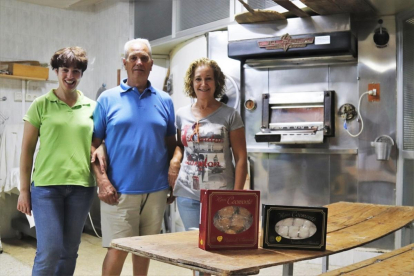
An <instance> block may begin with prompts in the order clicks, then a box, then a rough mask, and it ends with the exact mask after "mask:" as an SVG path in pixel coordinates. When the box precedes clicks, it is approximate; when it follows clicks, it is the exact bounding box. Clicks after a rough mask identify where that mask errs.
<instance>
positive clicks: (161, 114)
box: [92, 39, 176, 275]
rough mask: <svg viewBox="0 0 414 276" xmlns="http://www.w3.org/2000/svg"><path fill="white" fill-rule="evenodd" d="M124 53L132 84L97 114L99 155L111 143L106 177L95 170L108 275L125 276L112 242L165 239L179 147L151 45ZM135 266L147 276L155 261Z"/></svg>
mask: <svg viewBox="0 0 414 276" xmlns="http://www.w3.org/2000/svg"><path fill="white" fill-rule="evenodd" d="M124 50H125V57H124V59H123V63H124V66H125V69H126V71H127V74H128V78H127V79H125V80H123V81H122V82H121V85H119V86H118V87H115V88H112V89H109V90H106V91H104V92H103V93H102V94H101V96H100V97H99V98H98V102H97V107H96V109H95V112H94V124H95V126H94V134H93V149H94V148H97V147H98V146H99V145H100V144H101V143H102V141H103V140H105V146H106V148H107V154H108V169H107V172H106V173H102V172H101V171H100V169H99V166H98V164H96V163H95V164H94V171H95V175H96V177H97V184H98V187H99V194H98V195H99V198H100V199H101V227H102V245H103V247H107V248H108V251H107V254H106V257H105V260H104V262H103V266H102V275H120V274H121V271H122V267H123V264H124V261H125V258H126V257H127V254H128V253H127V252H124V251H120V250H117V249H114V248H109V244H110V242H111V240H112V239H116V238H123V237H131V236H140V235H141V236H142V235H152V234H159V233H160V229H161V223H162V219H163V214H164V210H165V206H166V203H167V197H168V192H169V185H168V166H169V161H170V159H171V157H172V155H173V152H174V149H175V146H176V138H175V133H176V129H175V116H174V107H173V103H172V100H171V97H170V96H169V95H168V94H167V93H165V92H163V91H160V90H157V89H155V88H154V87H152V86H151V83H150V82H149V81H148V76H149V74H150V71H151V69H152V65H153V60H152V57H151V46H150V44H149V42H148V40H146V39H134V40H131V41H128V42H127V43H126V44H125V48H124ZM93 149H92V150H93ZM132 262H133V274H134V275H147V273H148V267H149V259H147V258H143V257H140V256H136V255H132Z"/></svg>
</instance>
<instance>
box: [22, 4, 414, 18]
mask: <svg viewBox="0 0 414 276" xmlns="http://www.w3.org/2000/svg"><path fill="white" fill-rule="evenodd" d="M18 1H21V2H27V3H32V4H37V5H43V6H49V7H54V8H61V9H70V8H77V7H82V6H88V5H92V4H97V3H99V2H103V1H108V0H18ZM117 1H119V0H117ZM122 1H125V2H127V1H129V0H122ZM132 1H135V2H138V1H137V0H132ZM166 1H168V0H166ZM170 1H173V0H170ZM245 2H248V1H247V0H245ZM274 2H276V3H277V2H280V3H282V2H290V1H289V0H281V1H276V0H274ZM291 2H294V3H297V2H301V3H304V4H305V5H308V6H309V7H311V6H314V7H319V10H324V11H325V12H324V14H333V13H340V12H348V13H351V14H352V13H353V14H361V13H362V14H363V13H364V12H369V13H371V14H372V12H374V13H375V14H376V15H379V16H384V15H395V14H397V13H399V12H402V11H406V10H408V9H414V0H300V1H299V0H292V1H291ZM321 8H322V9H321ZM304 10H306V8H305V9H304ZM316 13H318V12H316ZM320 14H322V13H320ZM293 16H295V15H293Z"/></svg>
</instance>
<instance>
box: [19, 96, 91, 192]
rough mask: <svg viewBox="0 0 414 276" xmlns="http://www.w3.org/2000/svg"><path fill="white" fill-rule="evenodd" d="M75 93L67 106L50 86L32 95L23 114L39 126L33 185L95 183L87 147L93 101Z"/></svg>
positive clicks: (83, 184) (89, 137)
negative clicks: (39, 93)
mask: <svg viewBox="0 0 414 276" xmlns="http://www.w3.org/2000/svg"><path fill="white" fill-rule="evenodd" d="M77 93H78V94H79V97H78V101H77V102H76V104H75V105H74V106H72V107H70V106H68V105H67V104H66V103H64V102H63V101H61V100H59V99H58V98H57V97H56V95H55V93H54V89H52V90H51V91H50V92H49V93H47V94H46V95H43V96H41V97H38V98H37V99H35V101H34V102H33V103H32V105H31V106H30V108H29V110H28V111H27V114H26V115H25V116H24V118H23V120H25V121H27V122H29V123H30V124H32V125H33V126H34V127H36V128H37V129H39V140H40V147H39V152H38V154H37V156H36V161H35V165H34V172H33V176H32V181H34V183H35V186H51V185H79V186H85V187H92V186H95V182H94V179H93V176H92V173H91V162H90V149H91V142H92V132H93V118H92V114H93V111H94V109H95V106H96V102H95V101H93V100H91V99H89V98H87V97H85V96H84V95H83V94H82V92H80V91H79V90H78V91H77Z"/></svg>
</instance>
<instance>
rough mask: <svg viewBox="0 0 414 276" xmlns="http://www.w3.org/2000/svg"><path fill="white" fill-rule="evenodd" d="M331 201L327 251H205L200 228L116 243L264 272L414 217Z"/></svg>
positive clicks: (407, 210) (207, 268)
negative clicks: (200, 242)
mask: <svg viewBox="0 0 414 276" xmlns="http://www.w3.org/2000/svg"><path fill="white" fill-rule="evenodd" d="M326 207H328V233H327V238H326V240H327V242H326V248H327V249H326V250H325V251H304V250H280V249H278V250H270V249H263V248H258V249H254V250H224V251H204V250H201V249H199V248H198V246H197V242H198V231H190V232H180V233H172V234H164V235H152V236H143V237H131V238H123V239H116V240H113V241H112V244H111V246H112V247H114V248H117V249H120V250H124V251H127V252H131V253H133V254H136V255H140V256H144V257H148V258H151V259H154V260H157V261H162V262H165V263H169V264H173V265H177V266H181V267H186V268H189V269H193V270H197V271H202V272H205V273H210V274H214V275H251V274H258V273H259V270H260V269H261V268H265V267H270V266H275V265H282V264H287V263H293V262H297V261H303V260H308V259H314V258H318V257H323V256H328V255H331V254H335V253H339V252H342V251H345V250H349V249H352V248H355V247H359V246H362V245H364V244H367V243H369V242H372V241H374V240H377V239H379V238H381V237H383V236H386V235H388V234H390V233H392V232H394V231H396V230H398V229H400V228H402V227H404V226H405V225H406V224H408V223H410V222H411V221H414V207H407V206H389V205H374V204H364V203H349V202H338V203H333V204H330V205H327V206H326Z"/></svg>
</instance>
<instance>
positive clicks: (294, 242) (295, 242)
mask: <svg viewBox="0 0 414 276" xmlns="http://www.w3.org/2000/svg"><path fill="white" fill-rule="evenodd" d="M327 222H328V208H325V207H298V206H281V205H266V204H263V205H262V236H261V240H260V244H261V246H262V247H263V248H273V249H281V248H289V249H304V250H320V251H323V250H325V247H326V227H327Z"/></svg>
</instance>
